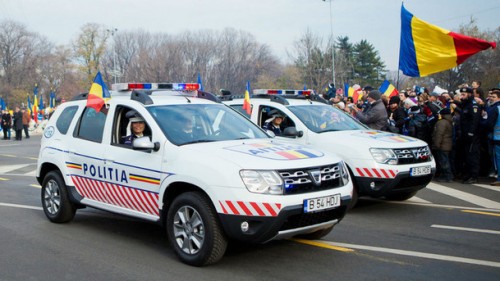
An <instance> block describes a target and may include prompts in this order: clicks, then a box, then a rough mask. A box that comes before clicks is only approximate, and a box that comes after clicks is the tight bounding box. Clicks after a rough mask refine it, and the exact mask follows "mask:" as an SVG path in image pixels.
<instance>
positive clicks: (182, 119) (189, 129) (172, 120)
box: [147, 104, 268, 145]
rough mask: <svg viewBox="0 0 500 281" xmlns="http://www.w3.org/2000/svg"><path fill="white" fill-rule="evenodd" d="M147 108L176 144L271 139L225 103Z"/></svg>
mask: <svg viewBox="0 0 500 281" xmlns="http://www.w3.org/2000/svg"><path fill="white" fill-rule="evenodd" d="M147 109H148V110H149V112H150V113H151V115H152V116H153V118H154V119H155V120H156V122H157V123H158V125H159V126H160V128H161V130H162V131H163V133H164V134H165V136H166V137H167V138H168V139H169V140H170V141H171V142H172V143H173V144H176V145H183V144H189V143H196V142H212V141H224V140H236V139H249V138H268V136H267V135H266V134H265V133H264V132H263V131H262V130H261V129H260V128H258V127H257V126H255V124H253V123H252V122H250V121H249V120H248V119H246V118H245V117H243V116H241V115H240V114H238V113H237V112H235V111H234V110H232V109H231V108H229V107H227V106H225V105H223V104H190V105H189V104H188V105H162V106H151V107H148V108H147Z"/></svg>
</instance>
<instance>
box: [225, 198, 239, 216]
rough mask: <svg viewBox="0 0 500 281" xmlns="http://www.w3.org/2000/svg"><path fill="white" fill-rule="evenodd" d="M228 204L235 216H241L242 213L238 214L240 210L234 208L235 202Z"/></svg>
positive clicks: (227, 202) (228, 202)
mask: <svg viewBox="0 0 500 281" xmlns="http://www.w3.org/2000/svg"><path fill="white" fill-rule="evenodd" d="M226 204H227V206H228V207H229V208H230V209H231V211H232V212H233V214H235V215H239V214H240V212H238V209H236V207H234V205H233V202H231V201H226Z"/></svg>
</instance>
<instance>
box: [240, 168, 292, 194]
mask: <svg viewBox="0 0 500 281" xmlns="http://www.w3.org/2000/svg"><path fill="white" fill-rule="evenodd" d="M240 176H241V179H242V180H243V183H244V184H245V186H246V188H247V189H248V191H250V192H253V193H263V194H283V180H282V179H281V177H280V176H279V174H278V173H277V172H275V171H258V170H242V171H240Z"/></svg>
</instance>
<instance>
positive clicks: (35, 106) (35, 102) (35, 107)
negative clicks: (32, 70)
mask: <svg viewBox="0 0 500 281" xmlns="http://www.w3.org/2000/svg"><path fill="white" fill-rule="evenodd" d="M33 94H34V96H35V97H34V98H33V109H32V110H31V112H33V119H35V123H38V97H37V96H38V84H35V89H33Z"/></svg>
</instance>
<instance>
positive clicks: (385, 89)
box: [378, 80, 399, 98]
mask: <svg viewBox="0 0 500 281" xmlns="http://www.w3.org/2000/svg"><path fill="white" fill-rule="evenodd" d="M378 90H379V92H380V93H382V95H385V96H387V97H388V98H390V97H393V96H397V95H398V94H399V93H398V90H396V87H394V86H393V85H392V84H391V83H390V82H389V81H387V80H385V81H384V83H382V86H380V88H379V89H378Z"/></svg>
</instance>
